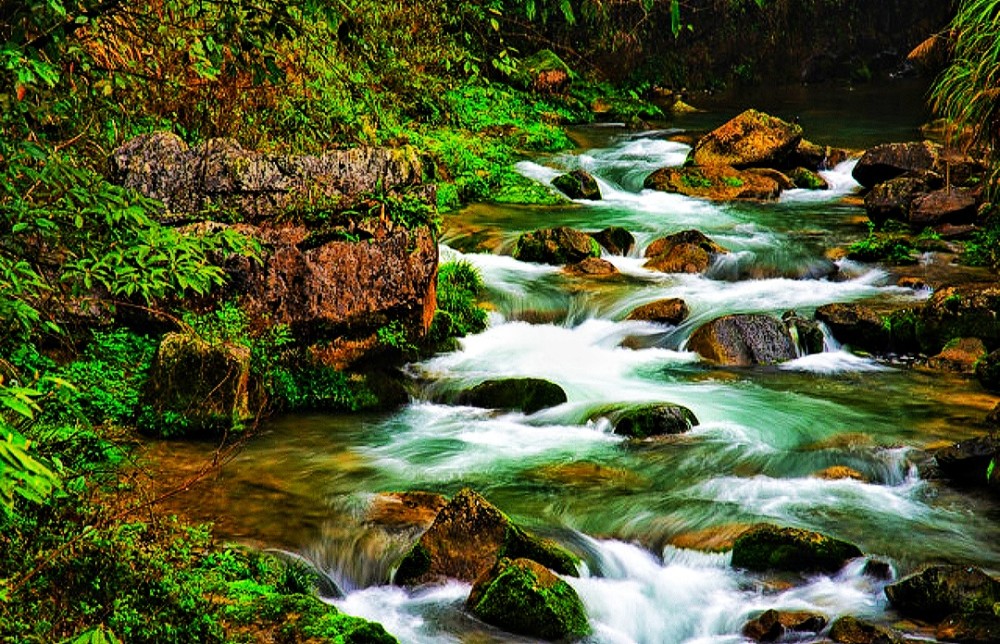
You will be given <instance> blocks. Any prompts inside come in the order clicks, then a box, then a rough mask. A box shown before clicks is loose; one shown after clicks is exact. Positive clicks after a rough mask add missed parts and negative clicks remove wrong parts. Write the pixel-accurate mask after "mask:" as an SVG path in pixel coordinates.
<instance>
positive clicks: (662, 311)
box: [625, 297, 689, 326]
mask: <svg viewBox="0 0 1000 644" xmlns="http://www.w3.org/2000/svg"><path fill="white" fill-rule="evenodd" d="M688 313H689V311H688V305H687V303H686V302H685V301H684V300H682V299H680V298H679V297H671V298H667V299H665V300H656V301H655V302H650V303H649V304H643V305H642V306H638V307H636V308H635V309H633V310H632V312H631V313H629V314H628V316H627V317H626V318H625V319H627V320H644V321H646V322H657V323H659V324H670V325H673V326H677V325H678V324H680V323H681V322H683V321H684V319H685V318H687V316H688Z"/></svg>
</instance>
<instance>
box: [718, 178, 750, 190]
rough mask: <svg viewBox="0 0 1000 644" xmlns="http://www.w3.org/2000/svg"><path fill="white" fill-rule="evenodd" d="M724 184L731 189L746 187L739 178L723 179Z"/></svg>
mask: <svg viewBox="0 0 1000 644" xmlns="http://www.w3.org/2000/svg"><path fill="white" fill-rule="evenodd" d="M722 183H724V184H726V185H727V186H729V187H730V188H742V187H743V186H744V185H745V184H744V181H743V179H740V178H739V177H722Z"/></svg>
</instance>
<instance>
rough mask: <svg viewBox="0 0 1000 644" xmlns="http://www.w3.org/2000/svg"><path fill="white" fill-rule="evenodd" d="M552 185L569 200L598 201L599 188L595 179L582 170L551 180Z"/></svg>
mask: <svg viewBox="0 0 1000 644" xmlns="http://www.w3.org/2000/svg"><path fill="white" fill-rule="evenodd" d="M552 185H553V186H554V187H555V188H556V189H558V190H559V191H560V192H562V193H563V194H564V195H566V196H567V197H569V198H570V199H587V200H590V201H600V199H601V188H600V186H598V185H597V179H595V178H594V177H593V175H591V174H590V173H589V172H586V171H584V170H573V171H572V172H567V173H566V174H561V175H559V176H558V177H556V178H555V179H553V180H552Z"/></svg>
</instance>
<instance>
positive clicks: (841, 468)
mask: <svg viewBox="0 0 1000 644" xmlns="http://www.w3.org/2000/svg"><path fill="white" fill-rule="evenodd" d="M813 476H814V477H816V478H818V479H825V480H827V481H834V480H840V479H853V480H855V481H867V480H868V477H866V476H865V475H864V474H862V473H861V472H859V471H857V470H856V469H854V468H852V467H847V466H846V465H834V466H832V467H828V468H826V469H823V470H819V471H818V472H815V473H813Z"/></svg>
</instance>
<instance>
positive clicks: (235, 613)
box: [223, 593, 398, 644]
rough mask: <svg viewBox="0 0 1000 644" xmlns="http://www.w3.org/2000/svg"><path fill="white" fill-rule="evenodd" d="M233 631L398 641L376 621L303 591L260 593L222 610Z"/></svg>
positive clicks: (356, 643)
mask: <svg viewBox="0 0 1000 644" xmlns="http://www.w3.org/2000/svg"><path fill="white" fill-rule="evenodd" d="M223 613H224V615H225V617H226V619H227V621H228V622H229V623H230V625H231V629H232V631H234V632H236V633H239V632H241V631H243V630H249V631H250V632H253V633H258V634H260V633H268V634H271V635H272V636H273V637H274V640H273V641H279V642H305V641H309V642H312V641H323V642H343V643H344V644H397V643H398V640H397V639H396V638H395V637H393V636H392V635H390V634H389V633H388V632H386V630H385V628H384V627H383V626H382V625H381V624H378V623H376V622H369V621H368V620H365V619H362V618H360V617H352V616H350V615H344V614H343V613H341V612H340V611H338V610H337V609H336V608H334V607H333V606H330V605H329V604H326V603H324V602H323V601H321V600H320V599H319V598H317V597H314V596H312V595H304V594H292V595H283V594H274V593H269V594H262V595H260V596H257V597H247V598H246V601H238V602H236V603H233V604H231V605H229V606H227V607H226V608H225V609H223Z"/></svg>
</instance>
